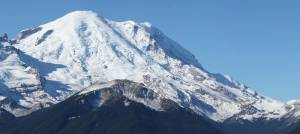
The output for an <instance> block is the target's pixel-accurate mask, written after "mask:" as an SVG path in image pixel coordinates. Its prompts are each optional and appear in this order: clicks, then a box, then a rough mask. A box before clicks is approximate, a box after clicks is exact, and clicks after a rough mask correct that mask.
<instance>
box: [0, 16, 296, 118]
mask: <svg viewBox="0 0 300 134" xmlns="http://www.w3.org/2000/svg"><path fill="white" fill-rule="evenodd" d="M10 43H11V45H10V47H12V48H13V50H11V51H14V52H11V54H10V53H9V54H10V55H14V54H13V53H16V55H15V56H16V57H18V58H15V59H13V60H15V61H19V60H20V62H19V63H20V64H21V63H22V64H24V65H25V66H26V67H27V69H25V68H26V67H24V66H23V68H22V67H19V68H14V69H15V70H23V71H24V70H34V71H29V72H33V73H31V74H33V75H34V76H35V77H34V80H36V82H35V83H34V84H29V85H37V86H38V87H39V88H38V89H39V90H35V91H39V93H36V94H32V95H31V96H29V97H28V95H26V93H23V90H22V93H21V91H16V92H17V94H18V95H19V97H14V96H13V95H12V94H3V97H4V98H7V97H12V98H13V100H14V102H15V103H16V104H17V105H18V106H20V107H22V108H24V109H27V114H28V113H30V112H31V111H34V110H36V109H40V108H43V107H48V106H50V105H52V104H55V103H57V102H60V101H63V100H65V99H67V98H68V97H70V96H71V95H73V94H75V93H77V92H80V91H81V90H82V89H83V88H86V87H89V86H91V85H93V84H95V83H103V82H108V81H113V80H116V79H127V80H130V81H133V82H137V83H142V84H144V85H145V87H147V88H149V89H151V90H153V92H155V93H156V94H158V95H159V96H160V98H165V99H168V100H172V101H174V102H176V103H177V104H178V105H179V106H181V107H183V108H187V109H190V110H192V111H194V112H195V113H197V114H198V115H201V116H204V117H207V118H209V119H211V120H214V121H217V122H223V121H225V120H228V119H233V118H234V119H243V120H249V121H251V120H255V119H261V118H265V119H278V118H283V117H285V116H287V115H288V114H290V112H291V111H295V107H294V106H293V104H286V103H283V102H280V101H276V100H273V99H271V98H268V97H265V96H262V95H260V94H258V93H256V92H255V91H253V90H251V89H250V88H248V87H247V86H245V85H243V84H240V83H239V82H237V81H235V80H233V79H232V78H230V77H228V76H223V75H220V74H213V73H210V72H208V71H207V70H205V69H204V68H203V67H202V66H201V64H200V63H199V62H198V61H197V59H196V58H195V56H194V55H193V54H191V53H190V52H188V51H187V50H186V49H184V48H183V47H181V46H180V45H179V44H178V43H176V42H175V41H173V40H171V39H170V38H168V37H167V36H166V35H164V34H163V33H162V32H161V31H159V30H158V29H157V28H156V27H154V26H152V25H151V24H150V23H148V22H145V23H137V22H134V21H124V22H116V21H111V20H108V19H105V18H103V17H100V16H98V15H97V14H96V13H94V12H91V11H75V12H72V13H69V14H67V15H65V16H63V17H62V18H59V19H57V20H55V21H53V22H50V23H47V24H44V25H41V26H37V27H33V28H30V29H26V30H23V31H21V32H20V33H19V34H18V36H17V37H16V38H15V39H14V40H13V41H10ZM3 44H5V43H1V46H2V45H3ZM0 49H1V53H0V55H5V54H7V52H5V51H8V50H7V49H5V48H3V47H0ZM3 53H4V54H3ZM2 59H3V58H2V56H1V64H3V60H2ZM4 59H7V56H6V57H5V58H4ZM7 60H8V59H7ZM4 61H5V60H4ZM4 63H6V62H4ZM5 65H6V64H5ZM1 69H2V68H1ZM1 69H0V71H1ZM0 74H1V75H0V82H1V83H0V84H3V85H5V86H7V85H9V83H10V82H11V80H10V79H7V77H8V76H6V75H5V76H4V75H2V74H6V72H3V71H2V72H0ZM24 76H25V75H24ZM28 77H29V76H28ZM30 77H31V76H30ZM13 78H14V77H12V78H11V79H13ZM15 80H16V81H18V82H20V84H21V85H22V84H23V86H25V85H28V84H26V82H25V81H24V82H23V81H19V79H15ZM20 80H21V79H20ZM22 80H24V79H22ZM0 86H1V85H0ZM25 87H26V86H25ZM12 88H17V87H13V86H12V87H9V88H5V90H10V89H12ZM3 92H6V91H3ZM34 93H35V92H34ZM39 96H43V97H39ZM25 104H26V105H25ZM37 105H38V106H37ZM146 105H147V104H146ZM149 107H151V108H154V107H153V106H149ZM3 108H5V107H3ZM28 109H29V110H28ZM154 109H155V108H154ZM8 111H13V109H10V110H8ZM28 111H29V112H28ZM295 118H298V116H295Z"/></svg>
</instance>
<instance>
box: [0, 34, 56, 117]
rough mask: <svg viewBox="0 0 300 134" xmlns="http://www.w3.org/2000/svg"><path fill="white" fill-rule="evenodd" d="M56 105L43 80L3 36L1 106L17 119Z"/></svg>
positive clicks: (0, 57) (0, 48)
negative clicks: (45, 90)
mask: <svg viewBox="0 0 300 134" xmlns="http://www.w3.org/2000/svg"><path fill="white" fill-rule="evenodd" d="M51 103H52V104H53V103H55V101H54V100H53V99H52V97H51V96H49V95H48V94H47V93H46V92H44V91H43V77H41V76H40V74H39V72H38V71H37V70H36V69H35V68H32V67H30V66H29V65H27V64H26V63H25V62H23V61H22V60H21V58H20V56H19V51H18V50H16V49H15V48H14V47H13V46H11V45H10V42H9V40H8V39H7V36H3V37H0V107H1V108H3V109H5V110H6V111H9V112H11V113H13V114H14V115H16V116H22V115H25V114H28V113H30V112H32V111H34V110H36V109H40V108H42V107H46V106H49V105H51Z"/></svg>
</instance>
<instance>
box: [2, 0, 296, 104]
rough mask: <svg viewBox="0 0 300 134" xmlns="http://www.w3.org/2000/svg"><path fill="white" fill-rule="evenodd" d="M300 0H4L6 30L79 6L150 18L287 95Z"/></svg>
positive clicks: (191, 46)
mask: <svg viewBox="0 0 300 134" xmlns="http://www.w3.org/2000/svg"><path fill="white" fill-rule="evenodd" d="M299 7H300V1H299V0H74V1H70V0H48V1H46V0H1V3H0V18H1V19H0V32H7V33H8V34H9V35H10V37H13V36H14V35H15V34H16V33H17V32H18V31H20V30H22V29H25V28H28V27H31V26H36V25H40V24H43V23H46V22H48V21H51V20H53V19H55V18H58V17H60V16H63V15H64V14H66V13H68V12H71V11H74V10H93V11H95V12H97V13H98V14H99V15H101V16H103V17H106V18H109V19H112V20H128V19H131V20H135V21H138V22H143V21H149V22H151V23H152V24H154V25H155V26H156V27H158V28H160V29H161V30H162V31H163V32H164V33H165V34H167V35H168V36H170V37H171V38H173V39H174V40H176V41H177V42H179V43H180V44H181V45H182V46H184V47H185V48H187V49H188V50H190V51H191V52H192V53H194V54H195V55H196V57H197V58H198V59H199V61H200V63H201V64H202V65H203V66H204V67H205V68H207V69H208V70H209V71H211V72H220V73H223V74H228V75H230V76H233V77H234V78H235V79H237V80H239V81H241V82H242V83H245V84H247V85H248V86H250V87H252V88H254V89H256V90H257V91H258V92H260V93H262V94H264V95H267V96H270V97H273V98H276V99H280V100H283V101H286V100H290V99H300V86H299V84H300V77H299V76H300V8H299Z"/></svg>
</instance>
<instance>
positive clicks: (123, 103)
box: [1, 80, 219, 134]
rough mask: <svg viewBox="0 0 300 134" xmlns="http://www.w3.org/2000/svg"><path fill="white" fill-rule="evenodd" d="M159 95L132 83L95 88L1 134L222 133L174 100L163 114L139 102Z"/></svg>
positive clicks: (164, 105)
mask: <svg viewBox="0 0 300 134" xmlns="http://www.w3.org/2000/svg"><path fill="white" fill-rule="evenodd" d="M91 89H92V90H91ZM146 96H147V97H146ZM155 96H156V95H155V93H153V91H151V90H150V89H147V88H146V87H144V86H143V85H141V84H138V83H134V82H130V81H123V80H117V81H113V82H110V83H107V84H100V85H93V86H92V87H90V88H88V89H86V90H85V91H83V92H81V93H78V94H76V95H74V96H72V97H70V98H68V99H67V100H65V101H63V102H61V103H58V104H57V105H54V106H52V107H50V108H46V109H43V110H40V111H37V112H34V113H32V114H30V115H28V116H25V117H21V118H19V119H17V120H16V121H15V122H13V123H12V124H11V126H8V128H10V129H9V130H6V131H1V133H3V134H6V133H7V134H11V133H13V134H19V133H20V134H21V133H24V132H26V134H40V133H43V134H53V133H56V134H67V133H72V134H87V133H89V134H99V133H101V134H120V133H122V134H183V133H184V134H219V132H218V131H217V130H216V128H214V127H213V126H212V125H211V123H210V122H209V121H207V120H206V119H203V118H201V117H199V116H198V115H196V114H193V113H192V112H191V111H189V110H187V109H183V108H181V107H179V106H178V105H177V104H176V103H175V102H172V101H171V100H163V101H162V102H161V103H159V104H160V105H161V106H162V109H161V110H163V111H156V110H153V109H151V108H149V107H147V106H145V105H143V104H142V103H139V102H138V101H136V100H143V101H144V102H147V99H153V97H154V98H155ZM99 102H101V106H100V105H98V104H99ZM49 115H51V116H49ZM50 124H51V125H50Z"/></svg>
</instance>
